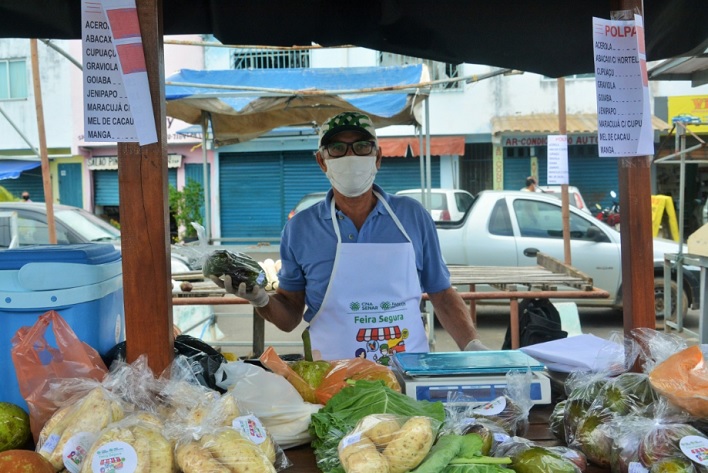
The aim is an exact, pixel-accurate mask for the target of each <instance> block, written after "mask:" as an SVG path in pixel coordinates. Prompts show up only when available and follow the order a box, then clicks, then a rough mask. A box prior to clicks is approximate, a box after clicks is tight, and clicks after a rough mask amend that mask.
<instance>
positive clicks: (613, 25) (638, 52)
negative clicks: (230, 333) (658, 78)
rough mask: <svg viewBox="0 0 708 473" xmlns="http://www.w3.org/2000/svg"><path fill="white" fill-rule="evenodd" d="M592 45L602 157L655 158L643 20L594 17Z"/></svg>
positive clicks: (599, 149) (637, 16) (638, 17)
mask: <svg viewBox="0 0 708 473" xmlns="http://www.w3.org/2000/svg"><path fill="white" fill-rule="evenodd" d="M593 47H594V53H595V86H596V91H597V122H598V127H597V130H598V151H599V155H600V156H609V157H623V156H644V155H653V154H654V139H653V131H652V125H651V110H650V102H649V100H650V99H649V80H648V77H647V67H646V51H645V48H644V27H643V22H642V17H641V16H639V15H635V19H634V20H633V21H613V20H605V19H601V18H593Z"/></svg>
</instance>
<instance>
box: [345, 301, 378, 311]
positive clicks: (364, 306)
mask: <svg viewBox="0 0 708 473" xmlns="http://www.w3.org/2000/svg"><path fill="white" fill-rule="evenodd" d="M349 308H350V309H351V310H352V311H354V312H356V311H357V310H379V306H377V305H376V304H372V303H371V302H350V303H349Z"/></svg>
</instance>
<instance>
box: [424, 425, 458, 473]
mask: <svg viewBox="0 0 708 473" xmlns="http://www.w3.org/2000/svg"><path fill="white" fill-rule="evenodd" d="M461 447H462V437H461V436H459V435H455V434H449V435H443V436H442V437H440V438H439V439H438V441H437V442H435V445H433V448H431V449H430V452H428V455H427V456H426V457H425V458H424V459H423V461H422V462H421V464H420V465H418V467H417V468H416V469H414V470H413V471H412V473H438V472H439V471H442V469H443V468H445V467H446V466H447V465H448V463H450V460H452V459H453V458H455V457H456V456H457V455H458V454H459V453H460V448H461Z"/></svg>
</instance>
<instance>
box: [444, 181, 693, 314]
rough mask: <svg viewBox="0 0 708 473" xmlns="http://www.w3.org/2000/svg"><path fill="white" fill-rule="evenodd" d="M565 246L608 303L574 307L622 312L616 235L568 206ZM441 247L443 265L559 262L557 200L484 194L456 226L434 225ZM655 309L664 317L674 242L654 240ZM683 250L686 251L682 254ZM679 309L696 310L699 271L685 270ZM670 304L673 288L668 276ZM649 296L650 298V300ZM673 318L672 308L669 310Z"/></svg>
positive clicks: (560, 238)
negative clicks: (667, 263) (666, 272)
mask: <svg viewBox="0 0 708 473" xmlns="http://www.w3.org/2000/svg"><path fill="white" fill-rule="evenodd" d="M569 210H570V222H569V223H570V246H571V258H572V266H573V267H575V268H577V269H579V270H580V271H582V272H583V273H585V274H587V275H588V276H590V277H591V278H592V280H593V284H594V285H595V286H596V287H599V288H601V289H604V290H606V291H607V292H609V294H610V297H609V298H608V299H581V300H578V301H576V302H577V304H578V305H598V306H610V307H616V308H621V307H622V299H623V297H622V292H623V281H622V257H621V244H620V233H619V232H617V231H616V230H614V229H613V228H610V227H609V226H607V225H605V224H604V223H603V222H601V221H600V220H598V219H597V218H595V217H593V216H592V215H588V214H586V213H585V212H582V211H580V210H579V209H577V208H575V207H573V206H571V207H570V208H569ZM436 227H437V231H438V237H439V238H440V247H441V249H442V253H443V256H444V257H445V261H446V262H447V263H448V264H463V265H473V266H519V267H522V266H534V265H536V264H537V263H536V254H537V253H538V252H543V253H545V254H548V255H550V256H552V257H554V258H557V259H559V260H561V261H563V259H564V250H563V246H564V241H563V220H562V208H561V204H560V201H559V200H558V199H556V198H553V197H551V196H547V195H544V194H542V193H540V192H519V191H483V192H480V193H479V194H477V196H476V197H475V201H474V203H473V204H472V207H471V208H470V210H469V211H468V212H467V214H466V215H465V217H464V220H463V222H462V223H461V224H459V223H458V224H450V223H447V222H437V223H436ZM653 249H654V255H653V260H654V303H655V304H654V305H655V310H656V314H657V316H658V317H661V316H663V307H664V276H663V269H664V267H663V264H664V254H665V253H678V249H679V246H678V244H677V243H675V242H673V241H670V240H664V239H660V238H655V239H654V248H653ZM684 251H686V250H684ZM685 268H686V271H685V272H684V282H683V307H682V311H683V313H684V314H685V313H686V311H687V310H688V307H689V306H690V307H692V308H694V309H695V308H699V307H700V295H699V294H700V291H699V281H700V270H699V269H698V268H695V267H690V266H686V267H685ZM672 278H674V280H672V282H671V290H672V296H673V297H672V299H671V300H672V304H676V299H677V298H676V295H677V291H678V286H677V283H676V281H675V274H672ZM650 297H651V296H650ZM672 314H676V307H675V306H674V307H672Z"/></svg>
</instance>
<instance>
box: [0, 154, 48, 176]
mask: <svg viewBox="0 0 708 473" xmlns="http://www.w3.org/2000/svg"><path fill="white" fill-rule="evenodd" d="M41 164H42V163H41V162H39V161H21V160H16V159H0V180H2V179H17V178H18V177H20V174H22V172H23V171H27V170H29V169H34V168H36V167H38V166H40V165H41Z"/></svg>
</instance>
